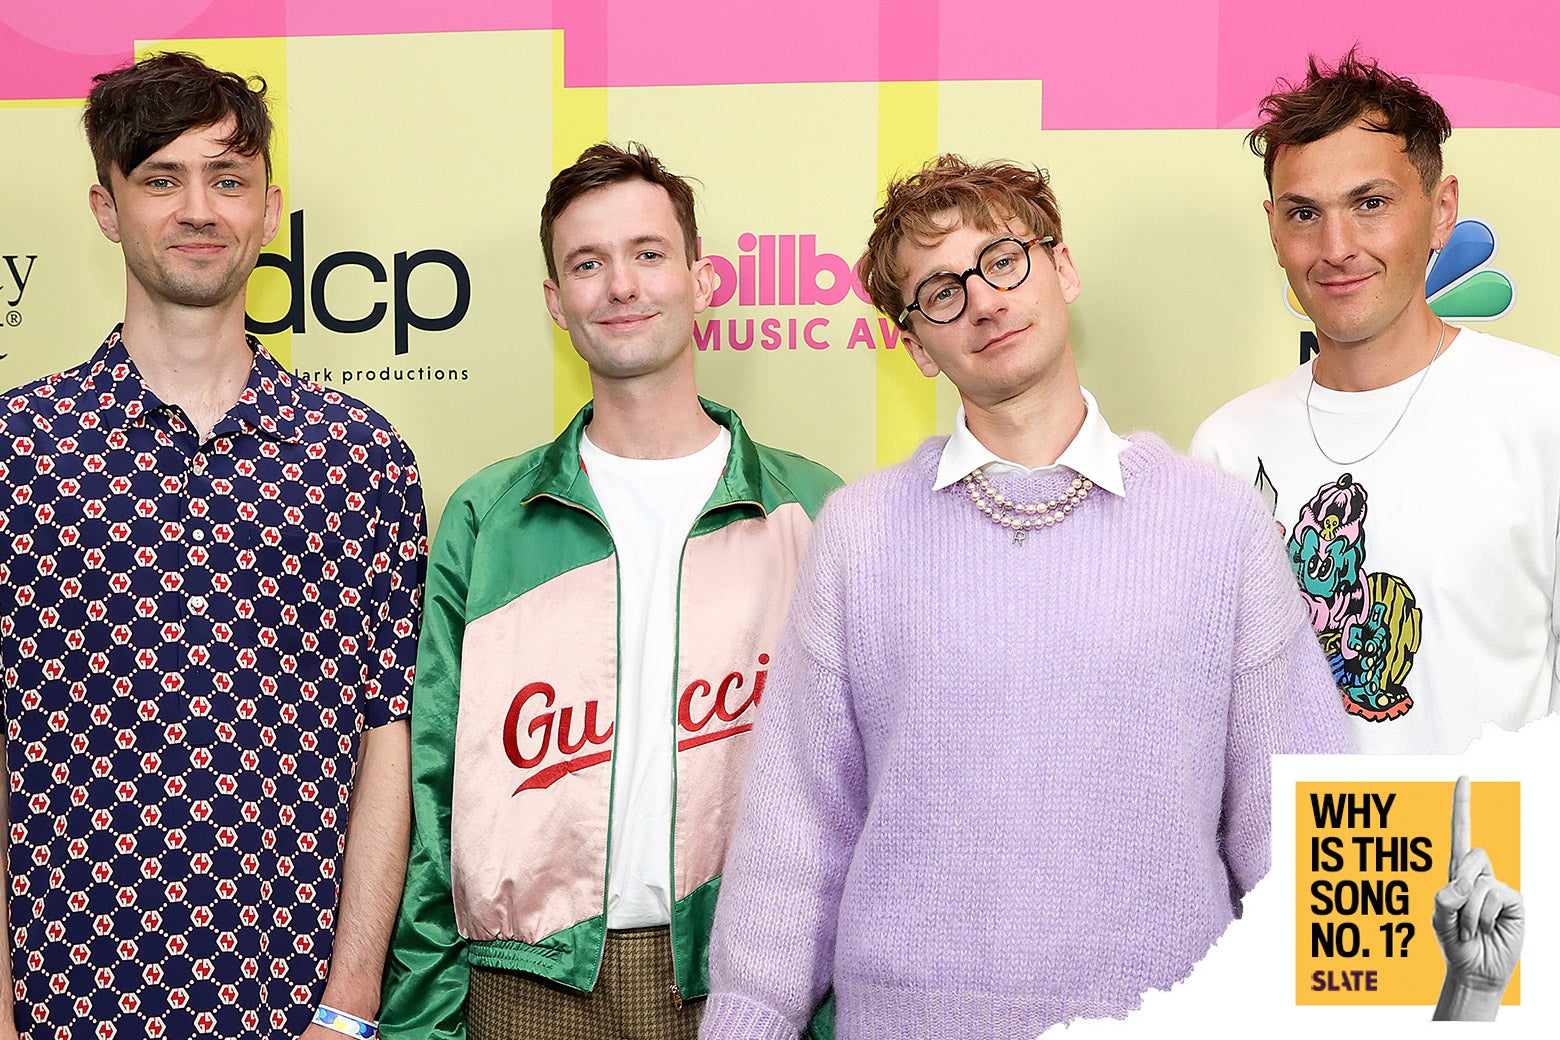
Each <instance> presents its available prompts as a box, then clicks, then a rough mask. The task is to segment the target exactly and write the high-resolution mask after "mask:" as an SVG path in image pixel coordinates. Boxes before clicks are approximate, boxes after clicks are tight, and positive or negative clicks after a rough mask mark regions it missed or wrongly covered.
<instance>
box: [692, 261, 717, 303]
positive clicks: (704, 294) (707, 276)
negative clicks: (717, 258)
mask: <svg viewBox="0 0 1560 1040" xmlns="http://www.w3.org/2000/svg"><path fill="white" fill-rule="evenodd" d="M714 296H715V264H714V263H713V262H712V261H711V260H710V259H709V258H708V257H703V256H701V257H699V259H697V260H695V261H694V262H693V313H695V314H702V313H703V312H704V310H705V309H706V308H708V307H709V305H710V300H711V299H713V298H714Z"/></svg>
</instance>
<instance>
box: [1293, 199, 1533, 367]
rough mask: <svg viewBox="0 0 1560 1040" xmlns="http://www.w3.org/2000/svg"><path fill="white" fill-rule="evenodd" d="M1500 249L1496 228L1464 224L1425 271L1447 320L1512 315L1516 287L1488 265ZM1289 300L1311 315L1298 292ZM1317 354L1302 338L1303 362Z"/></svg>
mask: <svg viewBox="0 0 1560 1040" xmlns="http://www.w3.org/2000/svg"><path fill="white" fill-rule="evenodd" d="M1497 248H1499V240H1498V239H1497V238H1496V237H1495V229H1494V228H1492V227H1490V225H1488V224H1486V223H1485V222H1484V221H1482V220H1479V219H1478V218H1476V217H1469V218H1466V219H1464V220H1459V221H1458V222H1457V226H1456V227H1454V228H1453V229H1452V234H1451V237H1450V238H1448V239H1447V240H1446V245H1445V246H1443V247H1442V248H1441V250H1440V251H1439V252H1437V253H1435V254H1434V255H1433V256H1431V258H1430V263H1429V265H1428V266H1427V267H1426V269H1425V298H1426V299H1427V300H1429V302H1430V309H1431V310H1432V311H1434V312H1435V314H1436V315H1437V316H1438V317H1441V318H1445V319H1446V320H1447V321H1494V320H1495V319H1496V318H1500V317H1504V316H1505V315H1507V314H1509V313H1510V312H1511V307H1512V304H1513V302H1514V301H1515V300H1516V289H1515V288H1514V287H1513V286H1512V284H1511V277H1510V276H1509V275H1508V274H1506V272H1504V271H1501V270H1497V269H1496V268H1493V267H1489V266H1487V265H1488V264H1489V262H1490V260H1491V259H1492V258H1493V257H1494V256H1495V251H1496V249H1497ZM1284 302H1285V304H1286V305H1287V306H1288V308H1289V311H1290V313H1291V314H1293V315H1294V316H1295V317H1297V318H1305V317H1307V315H1306V313H1305V309H1304V308H1303V307H1301V306H1300V301H1299V299H1298V298H1296V296H1295V291H1294V290H1293V289H1290V288H1287V287H1286V288H1285V291H1284ZM1314 353H1316V334H1315V333H1314V332H1310V331H1306V332H1302V333H1301V334H1300V362H1301V364H1304V363H1305V362H1306V361H1307V360H1309V359H1310V357H1311V355H1312V354H1314Z"/></svg>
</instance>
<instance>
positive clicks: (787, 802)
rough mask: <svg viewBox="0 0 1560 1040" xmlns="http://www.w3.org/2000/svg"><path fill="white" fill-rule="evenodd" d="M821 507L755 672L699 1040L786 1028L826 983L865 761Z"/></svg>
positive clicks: (766, 1038) (863, 790)
mask: <svg viewBox="0 0 1560 1040" xmlns="http://www.w3.org/2000/svg"><path fill="white" fill-rule="evenodd" d="M831 535H832V530H831V525H830V524H829V509H828V508H825V510H824V513H823V516H822V517H821V518H820V520H819V526H818V528H817V529H816V530H815V531H814V533H813V540H812V543H811V546H810V547H809V549H808V553H807V556H806V558H805V559H804V560H803V563H802V567H801V571H800V573H799V574H798V578H797V588H796V593H795V598H794V600H793V602H792V605H791V614H790V617H789V620H788V621H787V624H786V631H785V635H784V637H783V639H782V640H781V644H780V648H779V651H778V653H777V660H776V663H775V667H774V669H773V670H771V672H770V675H769V681H768V685H767V687H766V689H765V691H764V699H763V702H762V707H761V708H760V709H759V717H758V722H757V725H756V726H755V730H754V744H753V750H752V755H751V758H750V759H749V764H748V773H747V778H746V781H745V782H744V784H743V789H742V806H741V810H740V813H739V815H738V818H737V827H736V832H735V834H734V835H733V840H732V844H731V848H730V851H729V852H728V853H727V857H726V865H725V872H724V877H723V880H722V882H721V893H720V902H719V906H718V907H717V909H716V914H715V924H714V931H713V934H712V936H711V941H710V983H711V986H710V989H711V994H710V998H709V1002H708V1004H707V1005H706V1008H705V1016H704V1022H703V1028H702V1029H701V1030H700V1033H699V1035H700V1037H701V1038H703V1040H713V1038H732V1040H736V1038H740V1040H794V1038H795V1037H796V1036H797V1035H798V1034H799V1033H800V1032H801V1030H802V1029H803V1028H804V1027H805V1026H806V1025H807V1023H808V1019H809V1017H810V1016H811V1015H812V1013H813V1011H814V1009H815V1008H816V1007H817V1006H818V1004H819V1002H820V1001H821V1000H822V999H823V997H824V995H825V993H826V992H827V990H828V989H829V986H830V984H831V980H832V976H833V966H834V939H835V927H836V922H837V919H838V914H839V904H840V895H841V891H842V889H843V887H844V884H845V875H846V871H847V870H848V868H849V866H850V862H851V857H852V855H853V853H854V850H855V845H856V839H857V836H858V835H859V834H860V832H861V827H862V821H863V820H864V818H865V815H866V803H867V785H866V765H865V759H864V755H863V750H862V743H861V738H860V735H859V733H858V732H857V728H856V723H855V716H854V712H853V708H852V702H851V686H850V681H849V678H848V675H847V670H846V666H845V655H844V652H843V630H844V624H843V606H844V603H843V599H844V597H843V594H842V593H843V583H842V580H841V578H840V575H841V574H842V572H843V568H842V567H840V566H839V565H838V562H837V561H838V560H840V559H843V554H838V555H837V554H836V549H835V547H834V545H833V543H834V539H833V537H832V536H831Z"/></svg>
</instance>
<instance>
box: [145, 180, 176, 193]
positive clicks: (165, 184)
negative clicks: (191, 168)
mask: <svg viewBox="0 0 1560 1040" xmlns="http://www.w3.org/2000/svg"><path fill="white" fill-rule="evenodd" d="M146 186H147V187H148V188H156V189H158V190H161V189H164V188H171V187H173V181H171V180H169V179H168V178H167V177H151V178H148V179H147V182H146Z"/></svg>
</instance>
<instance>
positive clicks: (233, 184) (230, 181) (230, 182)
mask: <svg viewBox="0 0 1560 1040" xmlns="http://www.w3.org/2000/svg"><path fill="white" fill-rule="evenodd" d="M242 187H243V184H241V183H240V182H239V181H238V179H237V178H235V177H224V178H222V179H221V180H220V181H218V182H217V188H218V190H220V191H237V190H238V189H239V188H242Z"/></svg>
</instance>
